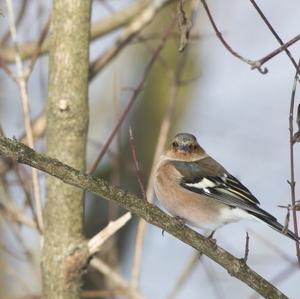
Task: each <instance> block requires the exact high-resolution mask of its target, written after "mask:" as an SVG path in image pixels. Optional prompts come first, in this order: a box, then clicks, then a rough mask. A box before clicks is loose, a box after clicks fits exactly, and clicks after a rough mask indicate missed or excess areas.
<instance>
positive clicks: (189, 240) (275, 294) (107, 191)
mask: <svg viewBox="0 0 300 299" xmlns="http://www.w3.org/2000/svg"><path fill="white" fill-rule="evenodd" d="M0 156H3V157H6V158H10V159H12V160H14V161H16V162H19V163H23V164H27V165H30V166H32V167H35V168H37V169H39V170H41V171H43V172H46V173H48V174H50V175H52V176H54V177H56V178H59V179H61V180H62V181H63V182H65V183H67V184H70V185H73V186H75V187H78V188H81V189H84V190H87V191H89V192H92V193H94V194H96V195H98V196H101V197H103V198H105V199H107V200H111V201H114V202H116V203H117V204H118V205H119V206H121V207H123V208H125V209H126V210H128V211H130V212H132V213H134V214H136V215H138V216H139V217H141V218H143V219H145V220H146V221H147V222H149V223H151V224H153V225H155V226H158V227H160V228H162V229H164V230H165V231H167V232H169V233H170V234H172V235H173V236H174V237H176V238H177V239H179V240H181V241H183V242H185V243H186V244H188V245H190V246H191V247H193V248H195V249H196V250H198V251H199V252H202V253H203V254H205V255H207V256H208V257H209V258H211V259H212V260H214V261H215V262H216V263H218V264H219V265H220V266H222V267H223V268H224V269H226V270H227V271H228V273H229V274H230V275H231V276H234V277H236V278H238V279H239V280H241V281H243V282H244V283H246V284H247V285H248V286H250V287H251V288H252V289H254V290H256V291H257V292H258V293H259V294H261V295H262V296H263V297H265V298H287V296H285V295H284V294H283V293H281V292H280V291H279V290H278V289H277V288H276V287H275V286H273V285H272V284H270V283H269V282H268V281H267V280H266V279H264V278H263V277H261V276H260V275H259V274H257V273H256V272H254V271H253V270H252V269H251V268H250V267H249V266H248V265H247V264H246V263H245V262H244V260H243V259H238V258H236V257H234V256H233V255H231V254H230V253H229V252H227V251H225V250H224V249H223V248H221V247H219V246H217V245H216V244H215V243H214V242H213V241H212V240H210V239H207V238H205V237H203V236H202V235H200V234H198V233H197V232H195V231H193V230H192V229H190V228H189V227H187V226H183V225H182V223H179V222H178V221H177V220H176V219H174V218H172V217H171V216H169V215H167V214H166V213H164V212H162V211H161V210H160V209H159V208H157V207H156V206H154V205H152V204H150V203H148V202H145V201H144V200H142V199H141V198H138V197H137V196H136V195H134V194H132V193H129V192H127V191H124V190H123V189H121V188H119V187H116V186H113V185H110V184H109V183H107V182H106V181H105V180H103V179H101V178H98V177H94V176H89V175H86V174H84V173H82V172H80V171H78V170H76V169H74V168H72V167H70V166H68V165H66V164H63V163H62V162H60V161H58V160H56V159H52V158H49V157H47V156H45V155H42V154H38V153H36V152H35V151H34V150H32V149H31V148H29V147H27V146H26V145H24V144H22V143H19V142H17V141H15V140H11V139H9V138H6V137H0Z"/></svg>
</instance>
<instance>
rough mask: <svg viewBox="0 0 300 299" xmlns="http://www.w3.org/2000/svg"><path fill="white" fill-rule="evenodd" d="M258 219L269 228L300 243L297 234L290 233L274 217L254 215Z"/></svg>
mask: <svg viewBox="0 0 300 299" xmlns="http://www.w3.org/2000/svg"><path fill="white" fill-rule="evenodd" d="M252 215H253V216H254V217H255V218H256V219H258V220H259V221H261V222H263V223H265V224H267V225H268V226H269V227H271V228H273V229H275V230H276V231H278V232H280V233H281V234H283V235H285V236H287V237H289V238H290V239H292V240H294V241H296V242H300V238H299V237H297V235H296V234H295V233H293V232H292V231H290V230H289V229H288V230H286V229H285V227H284V226H283V225H282V224H280V223H279V222H278V221H277V220H276V218H275V217H274V218H273V217H272V218H271V217H270V218H269V217H265V216H264V215H260V214H255V215H254V214H252Z"/></svg>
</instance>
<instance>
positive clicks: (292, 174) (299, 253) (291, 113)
mask: <svg viewBox="0 0 300 299" xmlns="http://www.w3.org/2000/svg"><path fill="white" fill-rule="evenodd" d="M251 1H252V0H251ZM299 66H300V59H299V62H298V66H297V68H296V74H295V77H294V83H293V89H292V94H291V101H290V111H289V117H288V119H289V132H290V140H289V144H290V181H289V185H290V189H291V202H292V207H295V206H296V190H295V185H296V181H295V162H294V145H295V143H294V129H293V122H294V106H295V96H296V88H297V81H298V72H299ZM292 214H293V224H294V232H295V235H296V236H297V237H298V236H299V234H298V222H297V213H296V209H295V208H293V209H292ZM295 245H296V253H297V258H298V264H299V266H300V244H299V242H295Z"/></svg>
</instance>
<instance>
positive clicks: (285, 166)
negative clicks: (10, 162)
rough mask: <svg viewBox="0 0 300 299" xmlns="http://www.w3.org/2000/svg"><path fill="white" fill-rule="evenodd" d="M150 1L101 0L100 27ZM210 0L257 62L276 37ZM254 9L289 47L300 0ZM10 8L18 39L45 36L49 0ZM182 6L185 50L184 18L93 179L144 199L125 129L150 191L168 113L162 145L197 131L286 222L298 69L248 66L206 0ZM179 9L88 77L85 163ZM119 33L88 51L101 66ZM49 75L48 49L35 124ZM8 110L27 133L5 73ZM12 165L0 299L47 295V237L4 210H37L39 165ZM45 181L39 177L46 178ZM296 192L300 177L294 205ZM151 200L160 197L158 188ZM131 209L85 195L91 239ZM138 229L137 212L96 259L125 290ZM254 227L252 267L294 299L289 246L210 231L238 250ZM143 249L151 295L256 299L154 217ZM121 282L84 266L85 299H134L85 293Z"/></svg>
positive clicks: (3, 46) (270, 237)
mask: <svg viewBox="0 0 300 299" xmlns="http://www.w3.org/2000/svg"><path fill="white" fill-rule="evenodd" d="M141 2H142V1H125V0H122V1H121V0H113V1H105V0H103V1H101V0H98V1H97V0H94V1H93V7H92V16H93V17H92V23H93V24H96V23H98V22H101V21H103V20H107V19H108V18H110V17H112V16H113V15H115V14H116V13H117V12H118V11H122V10H123V9H126V8H129V7H131V6H132V5H134V4H136V3H141ZM144 2H145V1H144ZM171 2H172V1H171ZM207 4H208V5H209V9H210V12H211V14H212V16H213V19H214V21H215V23H216V24H217V26H218V28H219V30H220V32H221V33H222V35H223V37H224V39H225V40H226V41H227V42H228V44H229V45H230V46H231V47H232V48H233V49H234V50H235V51H236V52H238V53H239V54H240V55H242V56H243V57H246V58H249V59H252V60H256V59H260V58H262V57H264V56H265V55H267V54H269V53H270V52H272V51H273V50H275V49H276V48H278V47H279V46H280V45H279V44H278V42H277V41H276V39H275V37H274V36H273V35H272V33H271V32H270V30H269V29H268V27H267V26H266V25H265V24H264V22H263V21H262V19H261V17H260V16H259V14H258V13H257V11H256V9H255V8H254V7H253V5H252V4H251V2H250V1H238V0H228V1H217V0H211V1H207ZM257 4H258V5H259V7H260V9H261V10H262V11H263V12H264V14H265V16H266V17H267V19H268V20H269V22H270V23H271V24H272V26H273V27H274V28H275V29H276V32H277V33H278V35H279V36H280V37H281V38H282V40H283V41H284V42H287V41H289V40H290V39H292V38H294V37H295V36H296V35H298V34H299V28H300V19H299V11H300V2H299V1H297V0H290V1H272V2H266V1H257ZM13 6H14V11H15V17H16V19H19V21H18V23H17V41H18V43H19V45H23V44H24V43H27V42H31V41H36V40H38V39H39V37H40V35H41V31H42V29H43V28H44V26H45V24H46V22H47V20H48V18H49V15H50V13H51V1H48V0H47V1H40V0H31V1H28V0H27V1H26V0H15V1H13ZM185 9H186V14H187V16H188V18H189V19H191V20H192V23H193V26H192V30H191V32H190V38H189V41H188V44H187V46H186V49H185V50H184V52H179V51H178V48H179V46H180V30H179V29H178V25H177V24H175V26H174V30H173V32H172V34H170V35H169V37H168V41H167V43H166V45H165V47H164V48H163V50H162V52H161V53H160V56H159V59H157V60H156V61H155V64H154V66H153V68H152V69H151V72H150V74H149V76H148V77H147V80H146V82H145V85H144V87H143V89H142V92H141V94H140V95H139V97H138V98H137V99H136V102H135V104H134V106H133V108H132V109H131V110H130V112H129V114H128V115H127V117H126V120H125V122H124V123H123V124H122V126H121V128H120V130H119V131H118V134H117V136H116V137H115V138H114V140H113V142H112V144H111V145H110V147H109V150H108V151H107V152H106V154H105V156H104V158H103V160H102V161H101V163H100V164H99V165H98V167H97V171H96V174H97V175H98V176H101V177H104V178H105V179H107V180H109V181H110V182H112V183H113V184H116V185H119V186H121V187H122V188H124V189H126V190H129V191H131V192H134V193H136V194H138V195H139V196H142V193H141V190H140V187H139V184H138V180H137V176H136V170H135V164H134V160H133V158H132V150H131V145H132V144H130V142H129V133H128V130H129V127H131V128H132V132H133V138H134V145H135V149H136V153H137V157H138V162H139V166H140V168H141V177H142V180H143V184H144V186H145V189H147V181H148V179H149V175H150V171H151V167H152V163H153V159H154V155H155V148H156V145H157V141H158V139H159V135H160V128H161V124H162V123H163V122H164V120H165V121H166V119H167V120H168V119H169V120H170V128H169V131H168V133H167V134H166V136H165V137H166V139H167V142H169V141H170V139H171V138H172V137H173V136H174V135H175V134H177V133H179V132H189V133H192V134H194V135H195V136H196V137H197V139H198V140H199V142H200V144H201V145H202V146H203V147H204V148H205V149H206V151H207V152H209V153H210V154H211V155H212V156H213V157H214V158H215V159H216V160H217V161H219V162H220V163H222V164H223V165H224V166H225V167H226V168H227V170H228V171H230V172H231V173H232V174H233V175H235V176H236V177H237V178H238V179H240V180H241V181H242V182H243V183H244V184H245V185H246V186H247V187H249V189H250V190H252V192H253V194H254V195H255V196H256V197H257V198H258V199H259V200H260V202H261V206H262V207H263V208H264V209H266V210H267V211H269V212H270V213H271V214H273V215H275V216H276V217H277V218H278V220H279V221H280V222H282V223H283V222H284V220H285V217H286V209H283V208H279V207H278V205H284V206H286V205H288V204H289V203H290V201H291V199H290V187H289V185H288V183H287V180H288V179H289V178H290V163H289V131H288V116H289V106H290V98H291V92H292V87H293V80H294V76H295V66H294V65H293V64H292V62H291V61H290V59H289V57H288V56H287V55H286V53H284V52H282V53H280V54H279V55H277V56H275V57H273V58H272V59H271V60H270V61H268V62H267V63H266V64H265V65H264V66H263V67H267V68H268V73H267V74H265V75H263V74H261V73H260V72H259V71H258V70H251V67H250V66H249V65H247V64H246V63H244V62H242V61H241V60H239V59H237V58H236V57H234V56H233V55H232V54H231V53H229V51H228V50H227V49H225V47H224V46H223V45H222V43H221V42H220V40H219V39H218V38H217V37H216V34H215V32H214V30H213V27H212V25H211V23H210V22H209V19H208V17H207V13H206V12H205V10H204V8H203V6H202V4H201V2H198V1H186V4H185ZM0 11H1V15H0V22H1V27H0V32H1V43H0V57H1V65H2V64H3V61H4V62H5V63H6V64H7V66H8V67H9V68H10V69H11V70H12V72H16V68H15V66H14V62H13V58H9V56H8V54H7V53H9V50H10V49H11V47H12V41H11V37H10V34H9V24H8V17H7V13H6V5H5V1H4V0H3V1H1V2H0ZM176 13H177V1H173V3H171V4H170V5H167V6H165V7H163V8H162V9H161V10H160V11H159V13H158V14H157V15H156V16H155V17H154V19H153V21H152V22H151V24H150V25H148V26H146V27H145V28H144V29H143V30H142V31H141V32H139V33H138V35H137V36H136V37H135V38H133V39H132V40H131V42H129V43H128V44H127V45H126V47H124V49H122V51H121V52H120V53H119V55H117V56H116V57H115V58H114V59H113V60H112V61H111V62H110V63H109V64H107V65H106V66H105V68H103V69H102V70H101V71H100V72H98V73H97V75H96V76H95V77H94V78H93V79H92V80H91V83H90V89H89V104H90V125H89V138H88V144H87V148H88V156H87V165H88V167H89V166H91V165H92V164H93V161H94V160H95V157H96V156H97V155H98V153H99V151H100V150H101V147H102V146H103V144H104V143H105V142H106V140H107V138H108V136H109V134H110V132H111V131H112V129H113V127H114V126H115V124H116V122H117V120H118V118H119V116H120V113H121V112H122V111H123V110H124V109H125V107H126V105H127V104H128V99H129V98H130V96H131V94H132V92H133V90H134V89H135V88H136V87H137V85H138V83H139V82H140V80H141V78H142V76H143V71H144V69H145V66H146V65H147V63H148V61H149V59H150V58H151V57H152V55H153V52H154V51H155V50H156V49H157V46H158V44H159V43H160V42H161V36H162V35H163V32H164V31H165V29H166V28H167V26H169V24H170V22H171V21H172V18H173V17H174V15H175V14H176ZM124 26H125V28H126V25H124ZM123 30H124V27H120V28H117V29H116V30H113V31H111V32H109V33H108V34H106V35H103V36H101V37H98V38H95V39H94V40H93V41H92V42H91V47H90V60H91V61H94V60H95V59H97V57H99V56H101V54H102V53H105V51H107V49H109V48H110V47H111V46H112V45H113V44H114V42H115V40H116V39H117V38H118V36H119V35H120V34H122V31H123ZM289 50H290V52H291V54H292V56H293V57H294V59H295V60H296V62H297V61H298V60H299V53H300V43H295V44H294V45H293V46H291V47H290V48H289ZM26 63H27V62H25V64H26ZM47 80H48V56H47V55H42V56H40V57H39V58H38V60H37V62H36V64H35V66H34V68H33V71H32V74H31V76H30V79H29V81H28V93H29V98H30V108H31V116H32V119H37V118H41V117H43V112H44V111H45V107H46V104H47ZM296 104H297V105H298V104H299V96H296ZM0 117H1V118H0V119H1V128H2V130H3V132H4V134H5V135H6V136H8V137H10V138H11V137H13V136H15V137H16V138H21V137H22V135H23V133H24V127H23V116H22V109H21V105H20V94H19V91H18V87H17V84H16V83H15V82H14V81H13V80H12V79H11V78H10V77H9V76H8V75H7V73H6V72H4V71H2V70H1V71H0ZM38 135H39V136H38V138H37V139H36V144H37V150H38V151H41V152H42V151H44V150H45V140H44V137H43V131H42V133H40V134H38ZM299 161H300V155H299V145H297V144H296V145H295V169H296V181H299V180H300V173H299V171H298V172H297V170H299V166H300V163H299ZM2 162H3V161H2ZM3 163H4V162H3ZM3 163H2V164H3ZM2 166H3V165H2ZM3 167H4V166H3ZM3 169H5V170H3ZM3 169H2V168H1V188H0V192H1V193H0V197H1V198H2V199H1V204H0V205H1V209H0V215H1V222H0V231H1V238H0V268H1V271H0V298H16V297H19V296H25V295H26V296H27V295H30V296H31V297H30V296H29V297H28V298H34V297H33V295H36V296H38V295H39V294H40V290H41V282H40V270H39V263H40V262H39V260H40V250H39V247H40V237H39V234H38V232H37V231H36V229H33V228H31V227H30V225H29V226H28V225H26V224H24V223H23V224H20V223H16V222H15V219H14V218H13V217H8V216H7V208H6V206H5V204H4V203H6V204H7V202H9V206H13V207H17V209H18V210H20V211H23V213H24V214H25V215H26V216H27V217H29V218H32V214H31V211H30V207H29V206H28V197H30V192H29V191H30V179H31V178H30V171H29V169H28V168H27V167H24V166H19V169H18V170H15V169H10V170H7V165H5V167H4V168H3ZM40 181H41V184H42V186H43V175H42V174H40ZM20 182H22V184H21V183H20ZM42 189H43V188H42ZM149 189H151V188H149ZM299 191H300V190H299V188H298V186H297V185H296V195H297V199H298V200H299V195H298V194H299ZM148 200H149V198H148ZM154 202H155V203H156V204H159V203H157V200H156V199H155V197H154ZM123 213H124V211H120V209H119V208H117V207H116V206H114V205H112V204H108V203H107V202H106V201H104V200H99V199H96V198H95V197H94V196H93V195H91V194H86V213H85V235H86V236H87V237H92V236H93V235H94V234H95V233H97V232H98V231H99V230H100V229H101V228H103V227H104V226H105V225H107V223H108V221H109V220H113V219H116V218H117V217H118V215H121V214H123ZM138 224H139V219H137V218H136V217H134V218H133V220H131V221H130V222H129V224H127V225H126V226H125V227H124V228H122V229H121V230H120V232H119V233H118V234H117V235H115V236H114V237H113V238H111V239H110V240H109V241H108V242H106V243H105V245H104V246H103V247H102V249H101V250H100V252H99V256H100V257H101V258H102V259H103V260H105V261H106V262H107V263H108V264H109V265H110V266H111V267H112V268H113V269H115V270H116V271H119V273H120V275H122V277H123V278H124V280H125V281H126V282H127V283H128V285H130V284H131V283H133V284H134V282H132V268H133V266H132V265H133V261H134V260H135V258H136V254H137V253H136V235H137V227H138ZM290 228H291V229H292V222H291V223H290ZM246 232H248V233H249V236H250V244H249V249H250V252H249V258H248V263H249V265H250V267H251V268H253V269H254V270H255V271H256V272H258V273H259V274H260V275H262V276H263V277H265V278H266V279H267V280H269V281H270V282H272V283H273V284H274V285H275V286H277V287H278V288H279V289H280V290H281V291H283V292H284V293H285V294H286V295H287V296H288V297H289V298H295V299H296V298H299V291H300V288H299V283H298V282H299V279H300V271H299V266H297V257H296V252H295V244H294V242H293V241H291V240H290V239H288V238H286V237H284V236H282V235H281V234H278V233H277V232H275V231H273V230H271V229H269V228H268V227H265V226H263V225H262V224H260V223H252V222H241V223H239V224H231V225H227V226H225V227H224V228H222V229H220V230H219V231H217V232H216V234H215V238H216V240H217V244H218V245H220V246H222V247H224V248H225V249H226V250H228V251H229V252H230V253H232V254H233V255H235V256H237V257H243V255H244V247H245V235H246ZM138 250H140V252H141V256H142V258H141V264H140V267H138V272H140V273H139V275H138V279H137V281H138V290H139V292H140V293H141V294H142V296H143V297H142V298H157V299H160V298H161V299H163V298H169V299H170V298H188V299H194V298H206V299H210V298H224V299H225V298H259V297H258V296H257V295H256V294H255V293H254V291H253V290H251V289H250V288H249V287H247V286H246V285H245V284H243V283H241V282H240V281H239V280H237V279H235V278H232V277H231V276H229V275H228V273H227V272H226V271H225V270H224V269H223V268H221V267H219V266H218V265H217V264H215V263H214V262H213V261H211V260H210V259H208V258H207V257H205V256H202V257H201V258H198V257H195V252H194V251H193V249H192V248H190V247H189V246H187V245H186V244H184V243H182V242H180V241H179V240H177V239H175V238H174V237H172V236H170V235H169V234H168V233H165V234H164V236H162V233H161V230H160V229H158V228H156V227H154V226H151V225H147V226H146V228H145V235H144V242H142V247H139V249H138ZM178 279H181V280H178ZM181 283H182V284H181ZM113 288H114V286H113V283H112V282H111V281H110V279H109V278H107V276H105V275H104V276H103V275H102V274H101V273H99V271H96V270H95V269H93V268H92V267H90V268H89V269H88V271H87V273H86V274H85V284H84V290H85V292H83V298H92V295H94V297H93V298H123V297H128V298H129V295H128V296H127V295H120V294H119V295H108V294H105V293H103V292H102V293H101V292H99V293H98V294H97V293H95V292H94V293H91V292H89V290H100V291H101V290H103V289H105V290H110V289H113ZM174 288H175V289H174Z"/></svg>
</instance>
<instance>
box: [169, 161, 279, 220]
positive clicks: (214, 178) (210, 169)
mask: <svg viewBox="0 0 300 299" xmlns="http://www.w3.org/2000/svg"><path fill="white" fill-rule="evenodd" d="M172 164H173V165H174V167H175V168H176V169H177V170H178V171H179V172H180V174H181V175H182V179H181V181H180V185H181V187H183V188H185V189H187V190H189V191H192V192H195V193H198V194H202V195H206V196H209V197H211V198H214V199H216V200H218V201H220V202H222V203H224V204H226V205H228V206H230V207H236V208H241V209H243V210H246V211H248V212H250V213H251V214H253V215H254V216H255V215H261V216H264V217H267V218H269V219H273V220H275V217H273V216H272V215H270V214H269V213H267V212H266V211H264V210H262V209H261V208H260V207H259V206H258V204H259V201H258V200H257V198H256V197H255V196H254V195H253V194H252V193H251V192H250V191H249V189H248V188H246V187H245V186H244V185H243V184H242V183H241V182H240V181H239V180H238V179H237V178H235V177H234V176H232V175H231V174H229V173H228V172H227V171H226V169H225V168H224V167H222V166H221V165H220V164H219V163H218V162H217V161H215V160H214V159H212V158H211V157H209V156H208V157H206V158H204V159H201V160H198V161H193V162H184V161H172Z"/></svg>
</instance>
